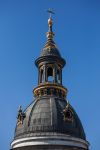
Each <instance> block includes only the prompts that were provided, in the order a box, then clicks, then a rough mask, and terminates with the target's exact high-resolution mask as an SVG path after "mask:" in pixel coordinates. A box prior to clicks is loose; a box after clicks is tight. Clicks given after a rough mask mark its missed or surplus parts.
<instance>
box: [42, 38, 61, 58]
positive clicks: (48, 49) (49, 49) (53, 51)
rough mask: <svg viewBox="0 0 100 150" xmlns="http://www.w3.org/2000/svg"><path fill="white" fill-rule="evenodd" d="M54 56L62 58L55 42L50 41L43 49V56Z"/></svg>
mask: <svg viewBox="0 0 100 150" xmlns="http://www.w3.org/2000/svg"><path fill="white" fill-rule="evenodd" d="M48 55H53V56H57V57H61V55H60V53H59V50H58V48H57V46H56V44H55V42H54V41H53V40H50V39H49V40H48V41H47V43H46V45H45V47H44V48H43V49H42V52H41V56H48Z"/></svg>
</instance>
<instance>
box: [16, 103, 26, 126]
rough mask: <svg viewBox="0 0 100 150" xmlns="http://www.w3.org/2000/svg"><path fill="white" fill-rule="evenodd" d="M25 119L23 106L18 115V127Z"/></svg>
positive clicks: (20, 107)
mask: <svg viewBox="0 0 100 150" xmlns="http://www.w3.org/2000/svg"><path fill="white" fill-rule="evenodd" d="M24 118H25V113H24V112H23V110H22V106H19V109H18V115H17V125H21V124H23V120H24Z"/></svg>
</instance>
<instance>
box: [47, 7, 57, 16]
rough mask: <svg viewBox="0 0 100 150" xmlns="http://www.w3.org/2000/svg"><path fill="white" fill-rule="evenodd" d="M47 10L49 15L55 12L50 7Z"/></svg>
mask: <svg viewBox="0 0 100 150" xmlns="http://www.w3.org/2000/svg"><path fill="white" fill-rule="evenodd" d="M47 12H48V13H49V17H50V18H51V17H52V14H55V13H54V11H53V10H52V9H50V8H49V9H48V10H47Z"/></svg>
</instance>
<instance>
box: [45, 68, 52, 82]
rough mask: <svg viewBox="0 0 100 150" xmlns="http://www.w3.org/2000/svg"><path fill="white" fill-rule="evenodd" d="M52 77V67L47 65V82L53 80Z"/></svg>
mask: <svg viewBox="0 0 100 150" xmlns="http://www.w3.org/2000/svg"><path fill="white" fill-rule="evenodd" d="M53 80H54V78H53V69H52V67H49V68H48V69H47V81H48V82H53Z"/></svg>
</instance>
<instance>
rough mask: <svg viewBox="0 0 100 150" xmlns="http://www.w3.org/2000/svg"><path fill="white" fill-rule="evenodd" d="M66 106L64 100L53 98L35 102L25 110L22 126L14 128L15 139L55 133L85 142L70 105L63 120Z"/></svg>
mask: <svg viewBox="0 0 100 150" xmlns="http://www.w3.org/2000/svg"><path fill="white" fill-rule="evenodd" d="M66 105H67V101H66V100H62V99H59V98H54V97H50V98H49V97H47V98H46V97H45V98H41V99H39V100H35V101H34V102H33V103H32V104H31V105H30V106H28V107H27V109H26V110H25V112H24V113H25V116H26V117H25V119H24V120H23V124H21V125H17V126H16V130H15V139H16V138H23V137H30V136H34V135H37V134H38V133H41V134H42V133H48V132H52V133H54V132H55V133H62V134H66V135H68V136H72V137H77V138H81V139H83V140H85V133H84V130H83V127H82V124H81V122H80V120H79V118H78V116H77V114H76V112H75V111H74V109H73V108H72V106H71V105H70V104H69V106H68V110H69V111H68V112H67V117H66V119H64V109H65V108H66ZM70 113H71V114H70ZM71 115H72V116H71Z"/></svg>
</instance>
